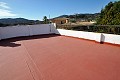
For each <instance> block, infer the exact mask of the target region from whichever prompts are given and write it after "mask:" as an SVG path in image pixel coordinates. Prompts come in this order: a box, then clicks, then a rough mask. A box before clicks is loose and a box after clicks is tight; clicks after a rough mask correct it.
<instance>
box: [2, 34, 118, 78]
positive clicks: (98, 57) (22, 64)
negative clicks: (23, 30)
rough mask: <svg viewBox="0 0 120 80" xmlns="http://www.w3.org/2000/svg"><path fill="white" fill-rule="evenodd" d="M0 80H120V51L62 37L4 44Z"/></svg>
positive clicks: (35, 38)
mask: <svg viewBox="0 0 120 80" xmlns="http://www.w3.org/2000/svg"><path fill="white" fill-rule="evenodd" d="M0 80H120V47H118V46H113V45H107V44H99V43H95V42H92V41H87V40H82V39H76V38H71V37H66V36H59V35H41V36H32V37H20V38H12V39H7V40H2V41H0Z"/></svg>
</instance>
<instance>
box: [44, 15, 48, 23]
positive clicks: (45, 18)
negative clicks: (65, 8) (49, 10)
mask: <svg viewBox="0 0 120 80" xmlns="http://www.w3.org/2000/svg"><path fill="white" fill-rule="evenodd" d="M43 21H44V24H48V23H49V20H48V19H47V16H44V17H43Z"/></svg>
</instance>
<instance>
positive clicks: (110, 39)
mask: <svg viewBox="0 0 120 80" xmlns="http://www.w3.org/2000/svg"><path fill="white" fill-rule="evenodd" d="M55 33H56V34H60V35H65V36H71V37H77V38H83V39H88V40H94V41H96V42H107V43H111V44H118V45H120V35H113V34H104V33H94V32H85V31H73V30H64V29H56V31H55Z"/></svg>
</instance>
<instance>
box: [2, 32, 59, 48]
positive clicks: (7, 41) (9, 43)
mask: <svg viewBox="0 0 120 80" xmlns="http://www.w3.org/2000/svg"><path fill="white" fill-rule="evenodd" d="M57 36H60V35H56V34H47V35H37V36H26V37H18V38H11V39H4V40H1V41H0V46H4V47H18V46H21V44H17V43H15V42H16V41H22V40H32V39H42V38H50V37H57Z"/></svg>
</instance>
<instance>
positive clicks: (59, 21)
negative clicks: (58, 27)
mask: <svg viewBox="0 0 120 80" xmlns="http://www.w3.org/2000/svg"><path fill="white" fill-rule="evenodd" d="M51 22H52V23H56V24H65V23H69V18H54V19H51Z"/></svg>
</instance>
